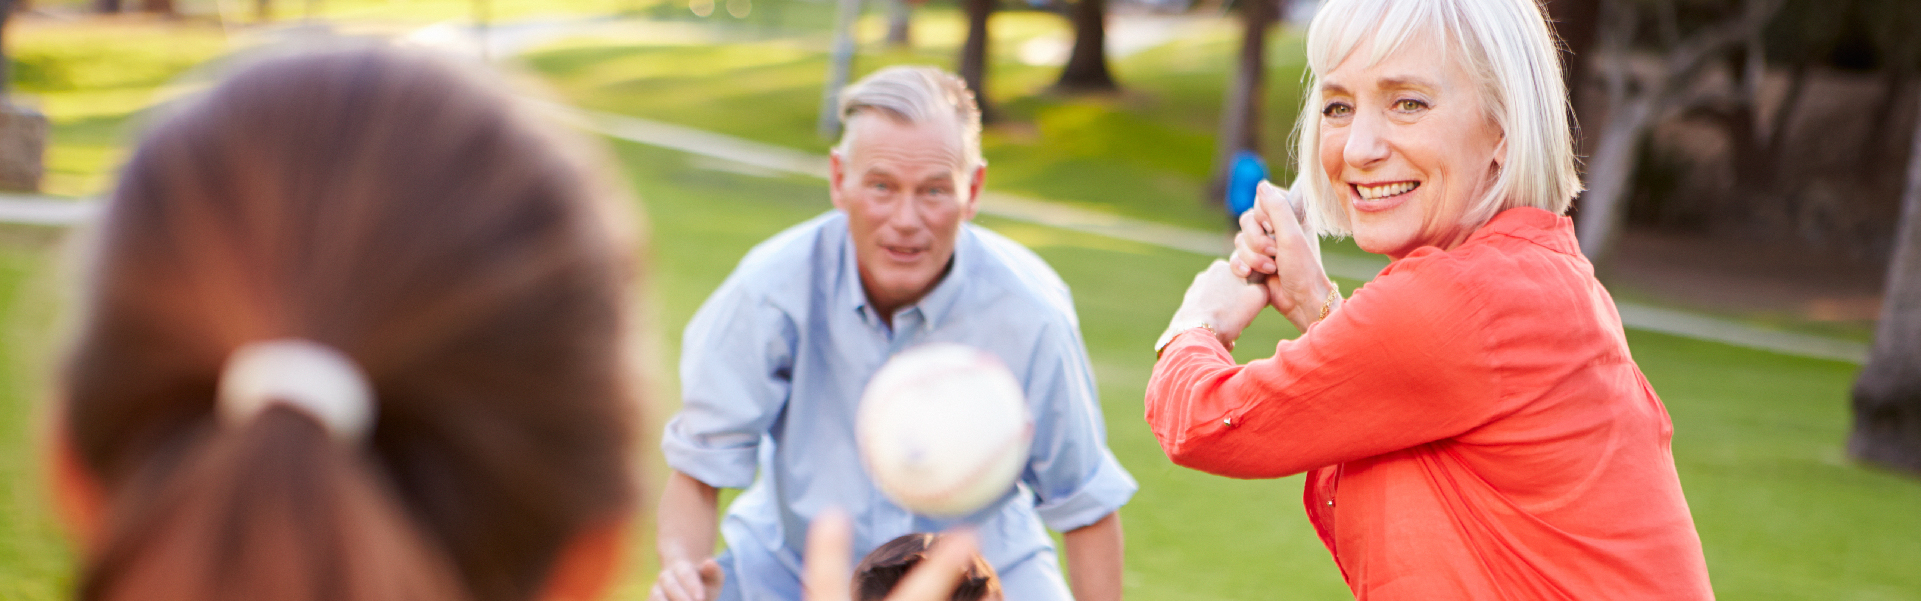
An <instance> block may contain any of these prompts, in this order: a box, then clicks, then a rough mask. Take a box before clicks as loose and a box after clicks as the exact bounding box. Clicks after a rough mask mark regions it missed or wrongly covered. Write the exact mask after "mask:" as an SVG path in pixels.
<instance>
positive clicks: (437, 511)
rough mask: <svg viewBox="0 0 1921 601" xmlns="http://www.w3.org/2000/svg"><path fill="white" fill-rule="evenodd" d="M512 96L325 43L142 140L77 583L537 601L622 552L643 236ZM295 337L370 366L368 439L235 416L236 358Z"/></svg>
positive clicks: (72, 454)
mask: <svg viewBox="0 0 1921 601" xmlns="http://www.w3.org/2000/svg"><path fill="white" fill-rule="evenodd" d="M522 110H523V109H520V108H518V107H517V104H516V102H515V101H514V100H513V99H512V98H511V97H509V96H508V95H506V94H504V93H503V92H502V91H500V87H499V86H498V85H496V84H495V83H493V82H492V81H490V80H488V79H487V78H486V77H485V76H483V75H480V74H477V73H475V72H472V71H470V70H468V68H466V67H463V66H457V65H453V64H451V63H447V62H443V61H442V60H440V59H436V58H431V57H427V56H422V55H417V54H411V53H406V52H401V51H396V50H392V49H378V48H361V49H346V50H333V51H326V52H318V53H309V54H304V55H299V56H290V57H283V58H277V59H271V60H266V61H262V62H259V63H257V64H254V65H252V66H251V67H248V68H246V69H244V70H242V71H240V72H239V73H237V74H235V75H234V76H232V77H231V78H229V79H227V80H226V81H224V82H223V83H221V84H219V85H218V86H217V87H215V88H214V89H213V90H212V91H210V92H208V93H207V94H206V95H205V96H204V97H202V98H199V99H198V100H196V101H193V102H192V103H191V104H189V105H187V106H185V107H184V108H182V109H181V110H179V111H177V112H176V113H174V114H172V115H171V116H169V117H168V118H166V119H165V120H164V121H163V122H162V123H160V124H159V125H158V126H156V127H155V128H153V130H152V131H150V132H149V133H148V134H147V135H146V136H145V137H144V138H143V139H142V140H141V142H140V143H139V145H138V148H137V149H136V150H135V151H134V154H133V156H132V159H131V160H130V162H129V163H128V165H127V166H126V168H125V171H124V173H123V176H122V178H121V180H120V184H119V187H118V189H117V190H116V191H115V193H114V196H113V198H112V200H111V202H110V203H109V205H108V208H107V211H106V215H105V217H104V220H103V222H102V223H101V225H100V229H99V231H98V232H97V242H96V244H95V246H94V248H93V256H92V257H91V267H92V271H91V272H90V274H89V278H90V280H89V282H88V284H89V288H90V290H89V295H88V297H87V299H86V303H85V306H84V309H83V319H82V321H81V324H80V325H81V328H80V331H79V336H78V338H77V340H76V341H75V342H74V343H73V348H72V354H71V357H70V360H69V363H68V364H67V366H66V372H65V374H64V387H65V390H64V396H65V403H64V405H63V406H62V410H61V412H60V414H59V422H60V431H61V434H60V436H59V443H58V444H59V447H60V449H59V451H58V452H57V456H58V457H60V458H61V459H60V464H61V466H62V467H61V469H60V472H61V473H62V477H61V480H62V482H63V484H62V489H63V490H64V491H65V494H64V495H63V496H65V497H66V499H65V500H66V501H67V504H68V505H70V506H72V507H73V510H72V511H70V512H69V513H70V514H72V515H73V516H74V517H75V520H76V521H77V522H79V524H77V525H78V527H79V530H80V532H81V533H82V535H83V536H84V537H85V538H87V541H86V545H85V546H86V548H87V550H88V558H87V562H86V568H85V572H84V574H83V576H82V579H81V581H80V583H79V596H80V597H81V598H82V599H121V598H133V597H138V598H142V599H240V598H245V599H288V600H292V599H312V600H320V599H376V598H408V599H463V598H467V599H483V600H493V599H498V600H520V599H533V598H537V597H540V596H542V595H545V594H548V593H553V592H555V589H556V587H569V586H575V585H578V584H580V583H581V582H582V578H583V577H580V576H581V575H582V574H587V573H590V572H592V571H593V570H592V569H589V568H591V567H593V565H594V564H595V563H596V561H597V560H595V559H593V558H592V557H590V556H592V555H594V554H593V553H587V552H585V551H583V549H589V550H591V549H600V550H607V549H611V548H613V547H615V546H617V544H618V543H617V542H610V541H617V540H618V537H617V536H614V535H611V534H609V533H613V532H617V531H618V527H617V526H618V524H620V523H622V522H623V521H624V520H625V518H626V516H627V514H628V513H629V507H630V505H631V503H630V502H631V501H632V499H633V498H634V495H635V491H634V490H633V488H634V483H633V475H632V474H631V470H632V465H631V460H630V451H631V448H632V447H631V444H630V443H631V441H632V439H633V437H634V431H635V428H636V427H637V424H636V423H635V419H636V417H637V413H638V411H637V407H636V406H635V403H634V401H635V396H634V395H635V387H634V386H632V384H631V383H630V381H629V370H628V369H627V368H628V365H629V363H628V361H627V358H626V352H625V351H626V348H625V346H626V343H625V337H624V333H625V332H626V331H627V328H628V325H629V324H628V323H627V307H626V305H625V300H624V299H625V295H624V292H625V290H626V288H627V286H628V285H629V282H630V280H631V265H630V263H629V260H628V257H629V256H630V252H629V250H628V247H627V242H628V241H627V240H626V239H625V238H624V237H623V236H622V235H621V234H620V233H619V232H618V231H617V228H613V229H610V225H615V224H618V223H619V222H620V221H621V220H620V219H618V218H617V217H616V216H615V214H613V213H608V212H606V211H609V210H610V209H611V207H608V206H605V205H603V204H601V201H602V200H604V196H605V195H604V190H602V189H600V188H597V187H596V186H594V185H593V183H594V182H598V181H601V180H600V179H599V178H598V177H597V176H596V175H595V174H593V173H592V170H590V169H587V168H586V167H585V166H586V165H587V163H586V162H585V161H583V160H582V159H581V157H580V155H578V154H575V152H574V149H573V148H571V147H570V146H569V145H568V144H566V143H563V142H562V141H561V139H560V138H557V137H555V133H554V132H552V131H550V130H548V129H546V128H544V127H542V126H540V125H539V124H538V123H537V121H536V120H534V119H530V117H529V115H526V114H523V112H522ZM278 339H296V340H301V341H305V342H307V343H313V344H316V345H318V347H320V348H324V349H330V350H331V351H332V352H336V353H338V354H339V355H340V356H342V357H344V358H345V359H346V360H347V364H348V365H350V366H351V367H352V368H353V369H355V370H357V371H358V372H359V373H360V374H361V375H362V376H363V377H364V382H365V385H366V387H367V388H368V390H369V392H370V393H371V394H370V395H369V396H370V397H371V403H368V404H367V407H369V408H370V414H371V416H372V420H371V427H370V428H369V429H368V430H367V431H366V432H365V433H364V434H363V435H358V436H356V435H352V434H351V433H350V432H349V433H344V434H343V433H342V432H340V431H339V429H338V428H333V429H330V427H329V426H328V425H327V424H326V423H325V422H324V420H322V419H320V418H319V417H317V416H316V415H315V414H314V412H312V411H308V410H302V409H299V408H296V407H295V406H294V405H291V404H287V403H276V404H268V405H266V406H265V407H264V408H263V409H260V410H258V411H254V412H245V413H244V416H243V418H241V419H226V420H223V419H221V416H220V412H221V411H222V410H223V409H225V408H223V407H221V405H222V404H223V403H227V402H229V401H228V399H226V398H223V393H222V387H223V384H227V385H230V384H231V383H230V382H222V372H223V370H224V369H226V368H227V366H228V364H229V361H230V359H232V358H233V356H234V353H235V351H236V350H237V349H241V348H243V347H247V346H248V345H250V344H254V343H258V342H261V341H268V340H278ZM225 396H229V397H230V396H232V395H231V394H228V395H225ZM583 557H585V558H586V559H582V558H583ZM582 566H586V567H582ZM583 570H585V571H583ZM587 580H591V578H587Z"/></svg>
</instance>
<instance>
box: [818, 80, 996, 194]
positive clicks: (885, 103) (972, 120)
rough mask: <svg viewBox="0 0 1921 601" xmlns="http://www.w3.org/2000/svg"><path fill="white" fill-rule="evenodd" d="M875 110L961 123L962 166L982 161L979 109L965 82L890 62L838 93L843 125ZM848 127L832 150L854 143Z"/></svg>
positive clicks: (899, 117) (896, 116)
mask: <svg viewBox="0 0 1921 601" xmlns="http://www.w3.org/2000/svg"><path fill="white" fill-rule="evenodd" d="M869 111H880V112H882V113H884V114H886V115H887V116H888V117H891V118H893V119H896V120H899V121H902V122H905V123H926V122H928V121H930V120H933V119H934V118H935V117H940V116H945V117H948V118H952V119H954V121H955V123H956V124H957V125H959V126H960V134H961V153H962V156H964V157H966V159H967V161H968V163H967V165H966V167H967V168H968V169H970V170H971V169H973V168H975V167H978V166H981V165H985V164H987V160H986V159H985V158H982V157H981V111H980V107H979V106H978V105H977V104H975V103H974V92H973V91H972V90H969V89H967V82H965V81H962V80H961V78H959V77H956V76H954V74H952V73H948V72H946V71H942V70H940V69H937V68H934V67H925V66H910V65H895V66H892V67H886V68H883V69H881V70H879V71H875V72H873V73H872V74H869V75H868V76H867V77H863V78H861V80H860V81H857V82H854V83H853V85H850V86H847V87H846V88H844V89H842V90H841V92H840V118H841V123H842V124H843V126H844V125H845V124H846V123H847V122H848V121H851V120H853V118H854V117H855V116H857V115H861V114H865V113H867V112H869ZM853 131H854V129H853V128H851V127H842V128H841V137H840V142H839V143H837V144H835V145H834V149H835V150H837V151H840V152H841V153H842V154H846V153H847V152H848V149H849V147H850V146H852V144H853V138H854V135H853Z"/></svg>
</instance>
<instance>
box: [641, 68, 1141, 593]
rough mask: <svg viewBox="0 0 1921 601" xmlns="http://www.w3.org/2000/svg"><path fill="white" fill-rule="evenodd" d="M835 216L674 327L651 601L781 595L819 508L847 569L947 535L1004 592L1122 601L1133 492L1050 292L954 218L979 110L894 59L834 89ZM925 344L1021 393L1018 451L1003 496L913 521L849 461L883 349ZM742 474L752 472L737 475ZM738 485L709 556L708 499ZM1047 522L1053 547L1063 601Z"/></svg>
mask: <svg viewBox="0 0 1921 601" xmlns="http://www.w3.org/2000/svg"><path fill="white" fill-rule="evenodd" d="M841 115H842V118H843V121H844V122H845V125H846V130H845V133H844V134H843V135H842V137H841V141H840V143H839V144H838V145H837V146H836V147H835V149H834V151H833V154H832V157H831V159H832V160H831V164H832V174H831V176H830V184H831V192H830V196H831V197H832V199H833V204H834V208H835V209H837V210H836V211H833V212H829V213H827V214H826V215H822V216H820V217H817V218H814V219H812V220H809V221H807V222H805V223H802V224H800V225H797V226H794V227H793V228H790V229H788V230H787V231H785V232H782V233H780V234H778V235H775V236H774V237H773V238H771V239H768V240H767V241H765V242H762V243H761V244H760V245H759V246H757V247H755V248H754V249H753V250H752V251H749V252H748V254H747V256H746V257H745V258H743V259H741V262H740V265H739V266H738V267H736V268H735V270H734V272H733V273H732V274H731V275H729V276H728V278H727V280H726V281H725V282H723V283H722V284H721V286H720V288H719V289H718V290H716V291H714V294H713V296H711V297H709V298H708V299H707V302H706V303H705V304H703V305H702V306H701V308H700V311H699V312H698V313H696V314H695V316H694V319H693V321H692V322H690V323H689V324H688V325H687V331H686V333H685V339H684V344H683V345H682V347H683V349H682V356H681V371H680V375H681V389H682V397H683V399H684V406H683V408H682V409H681V412H680V414H678V415H676V416H675V417H674V418H673V420H672V421H670V422H669V423H668V424H667V428H666V432H665V434H664V435H663V437H662V441H661V448H662V451H663V452H664V454H665V455H666V459H667V463H668V466H669V467H671V468H673V473H672V474H671V475H670V476H669V478H668V482H667V486H666V488H665V490H664V491H663V492H662V495H661V503H660V511H659V520H660V530H659V538H658V540H659V547H660V555H661V565H662V570H661V573H660V579H659V580H658V581H657V582H656V583H655V585H654V589H653V594H652V598H654V599H662V600H690V601H693V600H711V599H715V598H720V599H729V600H732V599H747V600H760V599H799V598H800V596H801V588H800V576H799V575H800V574H801V567H800V566H801V560H802V558H801V556H800V552H801V550H802V549H804V548H805V546H804V543H805V538H806V534H807V524H808V523H809V522H810V521H812V520H813V518H814V517H815V516H816V515H818V514H819V513H820V512H821V511H822V510H825V509H827V508H830V507H837V508H839V509H841V510H843V511H845V512H847V513H848V514H849V515H850V516H851V517H852V521H853V523H854V524H855V532H854V543H855V544H854V551H855V552H856V556H858V555H864V554H866V553H867V552H868V551H870V550H872V549H873V548H875V547H876V546H878V545H880V544H881V543H883V542H886V541H888V540H890V539H893V538H894V537H897V536H900V535H902V534H906V533H909V532H937V531H941V530H944V529H946V528H948V527H949V526H952V525H955V524H958V523H961V522H965V523H968V524H971V525H973V526H975V527H976V528H978V529H979V532H980V534H981V539H982V548H981V554H982V555H983V556H984V557H986V558H987V560H988V562H989V563H991V564H992V565H993V566H994V569H995V570H997V571H998V572H999V573H1000V576H1001V579H1002V586H1003V587H1004V590H1005V592H1006V595H1007V597H1008V598H1010V599H1022V600H1023V601H1047V600H1056V599H1058V600H1067V599H1070V598H1078V599H1079V601H1107V600H1116V599H1119V598H1120V596H1121V595H1120V574H1121V543H1122V538H1121V525H1120V515H1119V514H1118V513H1116V511H1117V510H1118V509H1119V508H1120V506H1121V505H1122V504H1124V503H1126V502H1127V500H1128V498H1129V497H1131V496H1132V495H1133V493H1134V491H1135V489H1136V485H1135V483H1134V480H1133V478H1132V477H1131V476H1129V475H1128V474H1127V472H1126V471H1125V470H1123V469H1122V468H1121V466H1120V464H1119V463H1118V462H1117V461H1115V459H1114V456H1113V453H1111V452H1109V451H1108V449H1107V446H1106V432H1105V428H1104V426H1103V423H1102V421H1101V414H1100V405H1099V402H1098V400H1097V398H1096V396H1095V390H1094V378H1093V374H1092V371H1091V370H1090V369H1089V367H1088V364H1087V353H1086V349H1085V346H1084V345H1083V344H1082V342H1081V338H1080V331H1079V321H1078V318H1076V317H1075V315H1074V308H1073V303H1072V300H1071V299H1070V298H1069V296H1068V291H1067V286H1066V285H1065V284H1063V283H1062V282H1061V280H1060V277H1059V276H1058V275H1055V273H1054V272H1053V270H1052V269H1049V268H1048V267H1047V265H1046V264H1045V263H1043V262H1042V261H1041V260H1040V258H1039V257H1037V256H1035V255H1034V254H1033V253H1032V252H1031V251H1028V250H1027V249H1026V248H1023V247H1021V246H1020V245H1018V244H1016V243H1014V242H1012V241H1010V240H1008V239H1006V238H1003V237H1001V236H999V235H997V234H994V233H992V232H989V231H987V230H984V229H981V228H978V227H975V226H973V225H971V224H968V223H967V221H968V220H969V219H971V218H972V217H973V216H974V210H975V207H976V203H977V202H978V197H979V194H980V190H981V184H982V181H983V179H984V178H985V176H986V173H987V168H986V163H985V161H983V160H982V159H981V155H980V113H979V110H978V109H977V108H976V106H975V104H974V99H973V96H972V94H971V93H970V92H968V90H967V88H966V86H965V85H964V84H963V83H961V80H960V79H959V78H957V77H954V76H953V75H950V74H947V73H944V72H941V71H939V70H936V69H932V68H925V67H918V68H915V67H891V68H888V69H883V70H881V71H879V72H876V73H874V74H873V75H871V76H868V77H867V78H865V79H863V80H861V81H860V82H857V83H855V84H854V85H852V86H849V87H848V88H847V90H845V91H844V92H842V94H841ZM929 342H957V343H961V344H967V345H970V346H974V347H977V348H981V349H985V350H987V351H989V352H992V353H994V354H996V355H998V356H999V357H1000V358H1001V360H1002V361H1003V362H1005V363H1006V364H1007V365H1008V366H1009V367H1010V368H1012V370H1013V372H1014V373H1015V375H1016V377H1017V378H1019V379H1020V380H1021V381H1022V386H1023V387H1024V389H1025V390H1024V392H1025V393H1026V396H1027V401H1028V405H1029V408H1030V409H1031V410H1032V412H1033V415H1034V443H1033V449H1032V450H1031V451H1030V457H1029V458H1028V462H1027V466H1026V468H1025V469H1024V470H1023V472H1022V475H1021V479H1020V482H1019V484H1018V485H1017V486H1016V487H1015V488H1014V489H1012V490H1010V491H1009V492H1008V494H1007V495H1006V496H1004V497H1003V498H1002V499H1000V500H999V501H997V502H995V503H993V504H991V505H989V506H988V507H987V508H985V509H982V510H981V511H979V512H976V513H975V514H974V515H972V516H968V517H967V518H965V519H963V520H942V519H935V518H931V517H927V516H921V515H915V514H913V513H910V512H908V511H907V510H905V509H902V508H900V507H898V506H896V505H894V504H893V503H891V502H888V501H887V500H886V498H885V497H883V496H882V495H881V494H880V492H879V491H878V489H876V488H875V486H874V484H873V482H872V481H870V480H869V479H868V477H867V474H866V473H865V472H864V471H863V470H862V469H861V459H860V454H859V450H858V449H857V448H856V446H855V443H854V412H855V409H856V407H857V406H858V405H859V402H860V394H861V391H862V389H863V388H864V387H865V386H866V384H867V381H868V379H869V378H870V377H872V376H873V374H874V372H875V371H876V370H878V369H879V368H880V366H881V364H883V363H885V362H886V361H887V359H888V357H890V356H892V355H893V354H895V353H896V352H899V351H901V350H904V349H907V348H910V347H913V346H916V345H920V344H924V343H929ZM756 474H758V476H757V475H756ZM739 487H747V490H746V491H745V492H743V493H742V494H741V495H740V497H739V498H738V499H736V500H735V501H734V503H733V505H731V506H730V507H729V508H728V512H727V516H726V519H725V521H724V522H723V523H722V524H721V527H720V532H721V534H722V535H723V536H724V537H725V538H726V541H727V550H726V551H725V552H723V553H721V554H720V556H719V557H713V556H712V555H713V550H714V522H715V513H716V511H717V507H718V502H717V489H719V488H739ZM1046 528H1052V529H1054V530H1057V531H1060V532H1062V533H1063V539H1064V540H1065V551H1066V555H1067V564H1068V574H1069V575H1071V576H1072V580H1073V592H1074V594H1073V595H1070V594H1069V592H1068V588H1067V586H1066V582H1065V581H1064V579H1063V578H1062V576H1061V573H1060V569H1059V567H1058V563H1059V560H1058V559H1057V558H1056V556H1055V551H1054V546H1053V543H1052V540H1051V539H1050V538H1049V536H1048V534H1047V531H1046Z"/></svg>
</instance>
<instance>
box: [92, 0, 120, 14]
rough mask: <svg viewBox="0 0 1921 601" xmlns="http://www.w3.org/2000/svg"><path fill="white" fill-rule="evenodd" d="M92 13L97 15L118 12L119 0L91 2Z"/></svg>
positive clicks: (96, 0)
mask: <svg viewBox="0 0 1921 601" xmlns="http://www.w3.org/2000/svg"><path fill="white" fill-rule="evenodd" d="M93 12H97V13H117V12H120V0H93Z"/></svg>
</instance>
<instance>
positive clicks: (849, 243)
mask: <svg viewBox="0 0 1921 601" xmlns="http://www.w3.org/2000/svg"><path fill="white" fill-rule="evenodd" d="M840 249H841V250H840V254H841V260H840V276H841V280H842V282H843V283H842V284H841V290H842V294H844V295H846V302H845V307H846V309H847V310H850V311H854V312H856V313H859V314H860V316H861V319H862V320H864V321H866V322H867V323H868V324H870V325H872V324H878V323H880V319H879V318H880V316H879V315H876V314H875V312H874V310H873V308H872V307H869V306H868V304H867V290H866V289H865V288H862V287H861V282H860V263H859V262H858V261H857V260H856V256H857V255H856V253H855V252H854V236H853V235H852V233H851V232H850V233H848V234H847V235H844V236H842V237H841V243H840ZM977 252H980V250H979V244H978V243H977V241H976V240H975V239H974V232H973V229H972V225H971V224H962V225H961V231H960V234H959V235H957V236H955V237H954V257H953V258H952V259H951V260H950V262H949V264H948V267H947V273H946V275H943V276H941V279H940V282H938V283H936V284H934V289H933V290H929V291H927V294H925V295H922V296H921V298H920V300H919V301H915V302H914V303H913V304H910V305H907V306H904V307H901V308H900V309H897V310H895V313H897V314H898V313H905V312H907V311H920V313H921V318H922V319H923V320H924V321H925V322H926V324H927V327H929V328H934V327H938V326H940V324H942V323H945V321H946V319H947V316H948V315H949V314H952V313H953V312H954V306H955V305H957V304H959V300H960V295H961V293H960V290H961V288H963V287H964V286H963V282H964V281H965V280H967V279H968V276H967V274H968V269H969V267H970V266H971V265H972V264H973V262H972V261H971V260H970V259H971V258H972V257H973V256H974V254H975V253H977Z"/></svg>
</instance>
